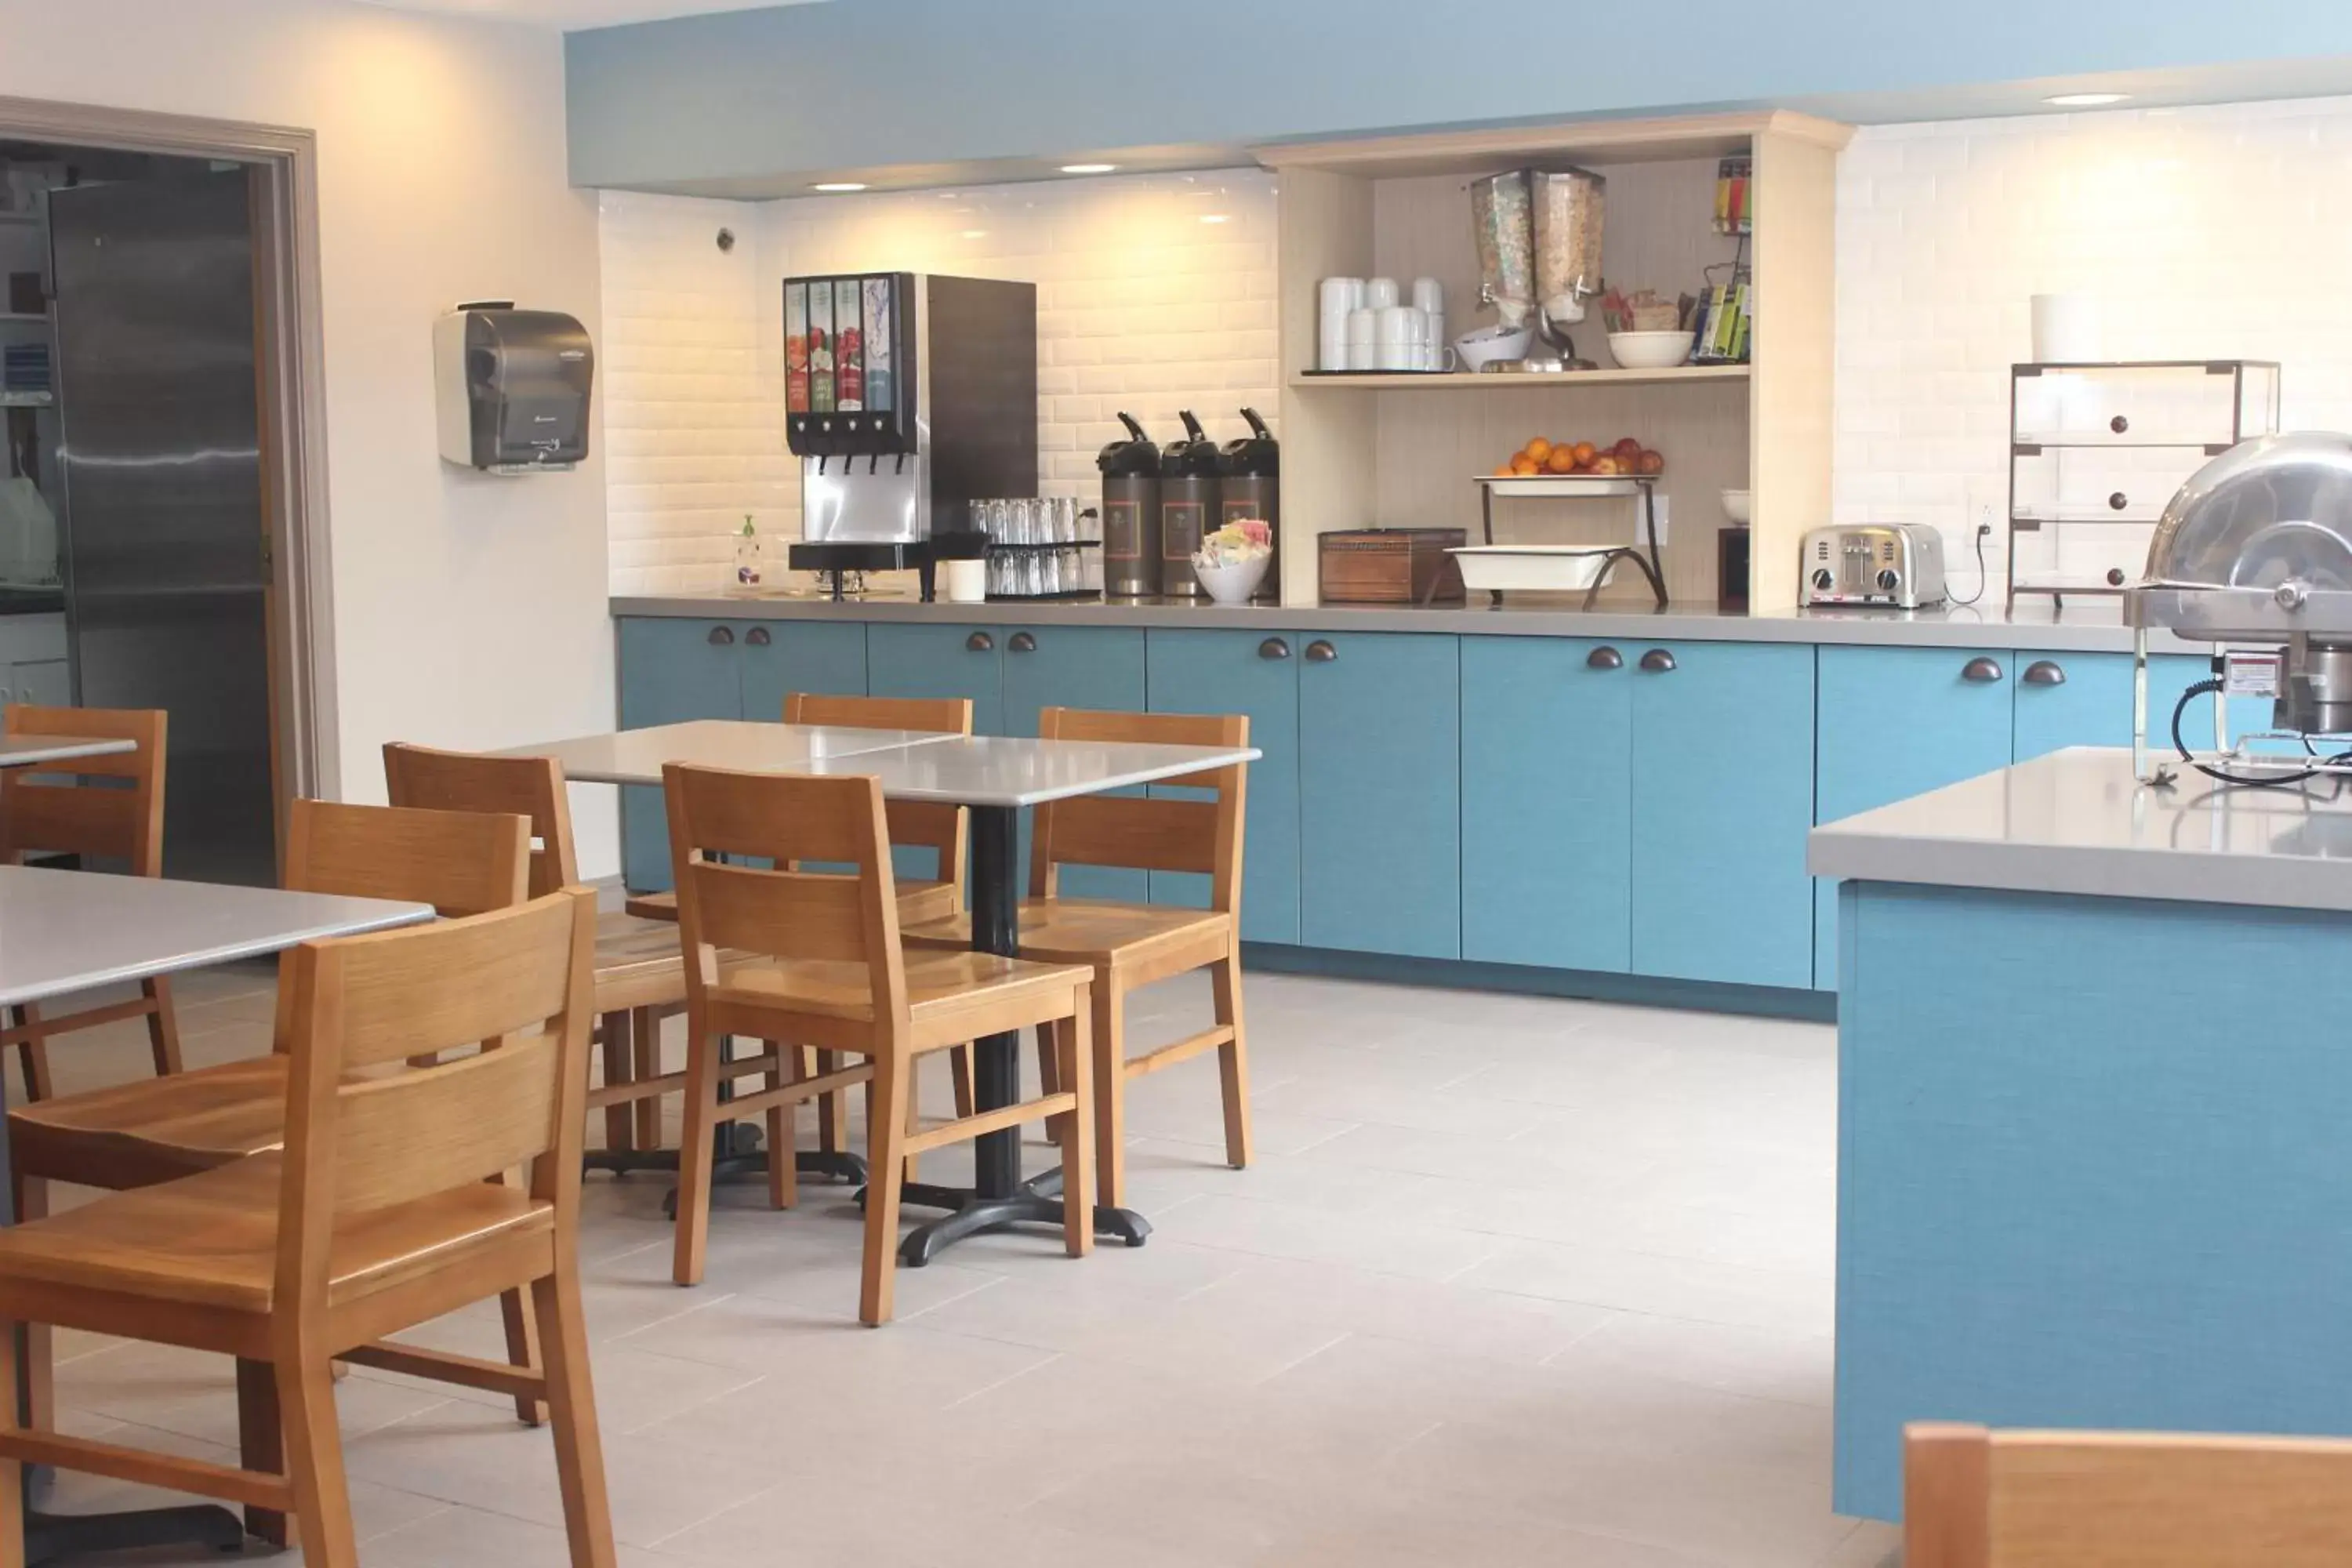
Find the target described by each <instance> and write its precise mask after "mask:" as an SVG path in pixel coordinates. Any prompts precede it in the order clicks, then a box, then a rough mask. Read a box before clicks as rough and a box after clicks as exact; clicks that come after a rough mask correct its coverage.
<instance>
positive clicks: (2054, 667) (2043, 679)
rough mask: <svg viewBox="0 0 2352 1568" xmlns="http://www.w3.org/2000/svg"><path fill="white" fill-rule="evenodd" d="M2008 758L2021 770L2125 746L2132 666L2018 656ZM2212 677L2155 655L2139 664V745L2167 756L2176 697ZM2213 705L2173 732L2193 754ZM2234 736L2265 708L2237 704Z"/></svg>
mask: <svg viewBox="0 0 2352 1568" xmlns="http://www.w3.org/2000/svg"><path fill="white" fill-rule="evenodd" d="M2016 660H2017V675H2018V681H2017V698H2016V702H2015V705H2014V709H2013V712H2014V724H2013V729H2012V731H2011V744H2010V754H2011V757H2012V758H2013V759H2014V760H2016V761H2018V762H2024V761H2025V760H2026V759H2027V758H2029V757H2039V756H2042V755H2044V754H2046V753H2048V752H2056V751H2062V750H2063V749H2064V748H2066V747H2068V746H2128V745H2130V744H2131V742H2132V708H2131V693H2132V658H2131V655H2129V654H2127V653H2021V654H2019V655H2017V656H2016ZM2211 673H2212V666H2211V661H2210V659H2206V658H2197V657H2194V656H2191V655H2189V654H2177V653H2176V654H2159V655H2158V656H2157V657H2156V658H2151V659H2149V660H2148V661H2147V741H2148V744H2149V745H2150V746H2151V747H2154V748H2155V749H2157V750H2158V751H2161V752H2168V753H2169V752H2171V751H2172V710H2173V709H2174V708H2175V707H2177V706H2178V705H2179V701H2180V694H2181V693H2182V692H2183V691H2186V690H2187V689H2189V687H2191V686H2194V685H2195V684H2196V683H2197V682H2199V681H2200V680H2203V679H2206V678H2207V677H2208V676H2210V674H2211ZM2212 701H2213V699H2211V698H2210V697H2208V698H2201V699H2200V700H2197V701H2194V702H2192V703H2190V704H2189V710H2188V711H2187V712H2185V713H2183V714H2182V715H2181V718H2180V732H2181V736H2182V738H2183V739H2184V740H2186V741H2187V742H2189V745H2190V746H2192V747H2194V748H2196V749H2197V750H2199V751H2203V750H2206V749H2208V748H2210V746H2211V745H2212V744H2213V710H2212V708H2211V706H2210V704H2211V703H2212ZM2230 718H2231V731H2232V734H2233V738H2234V736H2235V735H2236V734H2239V733H2242V732H2244V731H2246V730H2248V729H2251V728H2253V727H2255V726H2256V725H2257V724H2260V723H2266V722H2268V721H2269V713H2268V711H2267V705H2266V704H2263V703H2260V702H2254V701H2250V700H2245V699H2241V700H2239V701H2238V702H2237V703H2236V704H2234V705H2233V706H2232V708H2231V715H2230Z"/></svg>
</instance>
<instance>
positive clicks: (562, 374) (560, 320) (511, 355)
mask: <svg viewBox="0 0 2352 1568" xmlns="http://www.w3.org/2000/svg"><path fill="white" fill-rule="evenodd" d="M595 364H596V360H595V353H594V351H593V350H592V349H591V348H590V347H589V344H588V329H587V328H585V327H583V326H582V325H581V324H580V322H579V321H578V320H577V319H576V318H574V317H572V316H567V315H565V314H563V313H562V311H561V310H516V309H515V307H514V301H512V300H476V301H474V302H472V303H469V304H463V305H459V306H458V307H457V309H456V310H451V311H450V312H449V313H448V314H447V315H446V316H443V317H441V318H440V319H439V320H438V321H435V322H434V323H433V375H434V381H435V383H436V392H437V396H438V401H439V405H440V425H441V456H442V457H443V458H445V459H446V460H447V461H449V462H452V463H457V464H459V465H460V466H462V467H465V468H481V469H485V470H487V471H488V472H490V473H494V474H528V473H536V472H539V471H541V470H542V469H550V468H554V469H562V468H572V467H575V466H576V465H577V464H578V463H579V462H580V460H581V459H582V458H585V457H586V456H587V455H588V386H589V382H590V381H591V379H592V378H593V375H594V373H595Z"/></svg>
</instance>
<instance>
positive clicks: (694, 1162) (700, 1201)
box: [670, 1033, 719, 1285]
mask: <svg viewBox="0 0 2352 1568" xmlns="http://www.w3.org/2000/svg"><path fill="white" fill-rule="evenodd" d="M718 1142H719V1037H718V1036H717V1035H711V1034H692V1033H689V1034H688V1037H687V1041H686V1127H685V1131H683V1132H681V1133H680V1134H679V1136H678V1141H677V1248H676V1254H675V1256H674V1257H673V1258H672V1260H671V1263H670V1278H671V1279H674V1280H676V1281H677V1283H678V1284H680V1285H699V1284H701V1283H702V1265H703V1260H704V1258H705V1257H706V1256H707V1255H708V1253H709V1245H710V1156H711V1152H712V1150H713V1149H714V1147H715V1146H716V1145H717V1143H718Z"/></svg>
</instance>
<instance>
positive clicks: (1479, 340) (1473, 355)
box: [1454, 326, 1536, 370]
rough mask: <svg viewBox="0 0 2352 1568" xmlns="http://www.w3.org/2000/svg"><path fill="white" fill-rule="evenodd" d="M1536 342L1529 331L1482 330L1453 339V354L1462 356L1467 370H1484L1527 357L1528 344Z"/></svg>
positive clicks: (1524, 328)
mask: <svg viewBox="0 0 2352 1568" xmlns="http://www.w3.org/2000/svg"><path fill="white" fill-rule="evenodd" d="M1535 341H1536V335H1535V332H1534V331H1533V330H1532V329H1530V328H1527V327H1521V328H1519V329H1518V330H1517V331H1512V330H1511V329H1510V328H1508V327H1503V326H1494V327H1481V328H1479V329H1478V330H1477V331H1475V332H1465V333H1463V334H1462V335H1461V336H1460V337H1458V338H1456V339H1454V353H1457V354H1460V355H1461V356H1462V368H1463V369H1464V370H1484V369H1486V366H1487V365H1488V364H1490V363H1493V362H1495V361H1496V360H1507V359H1525V358H1527V357H1528V344H1529V343H1531V342H1535Z"/></svg>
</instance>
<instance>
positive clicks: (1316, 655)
mask: <svg viewBox="0 0 2352 1568" xmlns="http://www.w3.org/2000/svg"><path fill="white" fill-rule="evenodd" d="M1335 658H1339V649H1338V648H1336V647H1332V646H1331V645H1330V644H1329V643H1327V642H1325V641H1324V640H1323V639H1322V638H1321V637H1318V638H1316V639H1315V640H1314V641H1313V642H1311V643H1308V644H1307V663H1309V664H1328V663H1330V662H1331V661H1332V660H1333V659H1335Z"/></svg>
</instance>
